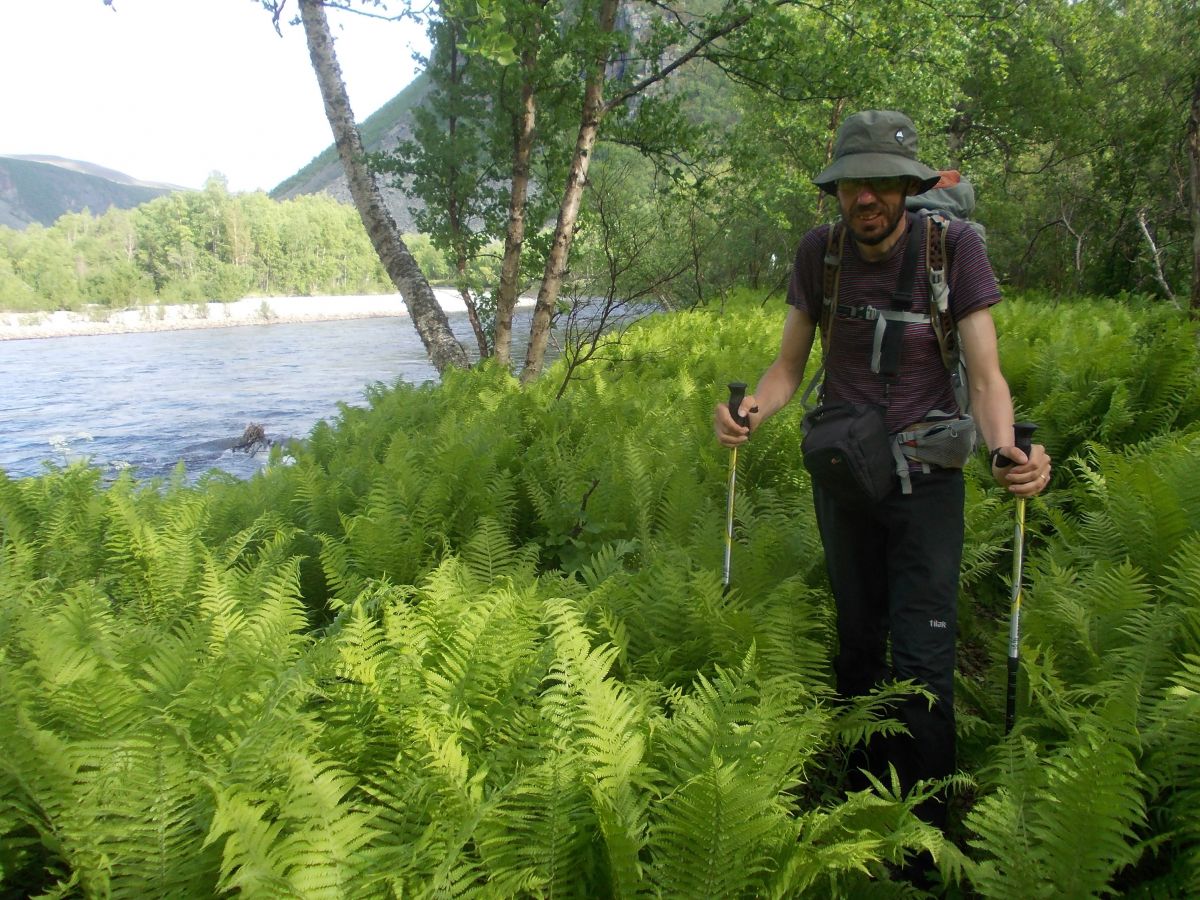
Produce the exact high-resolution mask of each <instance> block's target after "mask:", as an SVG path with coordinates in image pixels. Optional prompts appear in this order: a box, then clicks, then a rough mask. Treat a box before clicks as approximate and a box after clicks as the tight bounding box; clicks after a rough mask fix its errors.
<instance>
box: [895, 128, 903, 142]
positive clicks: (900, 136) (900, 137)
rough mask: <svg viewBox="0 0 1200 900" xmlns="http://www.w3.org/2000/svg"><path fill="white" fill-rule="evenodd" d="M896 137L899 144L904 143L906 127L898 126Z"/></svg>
mask: <svg viewBox="0 0 1200 900" xmlns="http://www.w3.org/2000/svg"><path fill="white" fill-rule="evenodd" d="M895 138H896V143H897V144H903V143H904V129H903V128H897V129H896V134H895Z"/></svg>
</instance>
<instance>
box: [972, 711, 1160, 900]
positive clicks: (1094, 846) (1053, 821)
mask: <svg viewBox="0 0 1200 900" xmlns="http://www.w3.org/2000/svg"><path fill="white" fill-rule="evenodd" d="M1001 765H1002V766H1003V769H1002V770H1000V772H999V774H1000V777H1001V786H1000V788H999V789H998V790H997V791H996V792H995V793H993V794H990V795H989V796H987V797H985V798H984V799H983V800H982V801H981V802H980V803H979V804H978V805H977V806H976V807H975V809H974V810H972V812H971V814H970V815H969V816H968V817H967V820H966V825H967V827H968V828H969V830H970V831H971V833H972V834H973V835H974V836H973V837H972V838H971V839H970V841H969V843H970V844H971V846H973V847H975V848H976V849H977V850H978V851H980V854H981V859H980V860H979V861H977V862H972V863H969V864H968V866H967V870H966V871H967V874H968V876H969V878H970V880H971V882H972V884H973V885H974V886H975V888H976V889H977V890H978V891H979V892H980V893H982V894H983V895H984V896H1020V897H1088V896H1095V895H1098V894H1101V893H1104V892H1105V891H1106V889H1107V886H1108V884H1109V883H1110V881H1111V880H1112V878H1113V876H1114V875H1115V874H1116V873H1117V872H1119V871H1120V870H1121V869H1122V868H1124V867H1125V866H1128V865H1131V864H1132V863H1134V862H1135V861H1136V860H1137V859H1138V858H1139V856H1140V855H1141V852H1142V847H1141V845H1140V842H1139V841H1138V839H1137V834H1136V831H1137V829H1138V827H1139V826H1140V825H1141V824H1142V823H1143V821H1144V817H1145V808H1144V801H1143V798H1142V794H1141V792H1140V785H1139V780H1140V779H1139V777H1138V772H1137V765H1136V761H1135V759H1134V756H1133V754H1132V753H1131V752H1130V751H1129V749H1128V748H1127V747H1126V746H1124V745H1123V744H1121V743H1120V742H1117V741H1113V740H1110V739H1109V736H1108V735H1107V734H1105V733H1104V732H1102V731H1099V730H1097V729H1096V728H1095V727H1094V726H1085V727H1082V728H1080V730H1079V731H1078V733H1077V734H1076V735H1075V736H1074V737H1073V738H1072V740H1071V741H1069V742H1068V743H1067V744H1066V745H1064V746H1063V747H1062V748H1060V749H1059V750H1057V751H1056V752H1054V753H1052V754H1050V755H1047V756H1044V757H1043V756H1039V755H1038V754H1037V752H1036V750H1035V748H1034V746H1033V745H1032V744H1031V743H1029V742H1021V743H1020V744H1019V745H1015V746H1013V747H1012V748H1011V752H1010V753H1009V754H1008V755H1007V756H1006V757H1004V758H1003V760H1002V762H1001Z"/></svg>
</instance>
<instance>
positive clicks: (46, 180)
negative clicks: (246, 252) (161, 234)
mask: <svg viewBox="0 0 1200 900" xmlns="http://www.w3.org/2000/svg"><path fill="white" fill-rule="evenodd" d="M178 189H179V188H176V187H174V186H173V185H167V184H155V183H150V182H144V181H138V180H137V179H135V178H131V177H130V176H128V175H125V174H123V173H121V172H116V171H114V170H112V169H106V168H104V167H103V166H97V165H94V164H92V163H86V162H81V161H79V160H73V159H62V158H60V157H57V156H0V225H4V226H7V227H9V228H25V227H26V226H27V225H30V224H32V223H34V222H37V223H39V224H41V225H46V226H50V225H53V224H54V222H55V220H56V219H58V217H59V216H61V215H63V214H64V213H69V212H82V211H83V210H84V209H87V210H89V211H91V212H92V213H93V214H95V215H100V214H101V213H103V212H104V211H105V210H107V209H108V208H109V207H112V206H116V207H119V208H121V209H131V208H132V207H135V206H138V205H139V204H142V203H146V202H148V201H150V200H153V199H154V198H155V197H159V196H161V195H163V194H166V193H170V192H171V191H173V190H178Z"/></svg>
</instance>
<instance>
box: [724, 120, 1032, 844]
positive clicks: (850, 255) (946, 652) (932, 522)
mask: <svg viewBox="0 0 1200 900" xmlns="http://www.w3.org/2000/svg"><path fill="white" fill-rule="evenodd" d="M938 177H939V175H938V172H936V171H935V170H933V169H931V168H929V167H928V166H926V165H924V164H922V163H921V162H919V161H918V159H917V133H916V129H915V128H914V127H913V123H912V122H911V121H910V120H909V118H908V117H907V116H905V115H904V114H902V113H899V112H892V111H880V110H871V111H867V112H862V113H858V114H856V115H854V116H851V117H850V118H848V119H847V120H846V121H845V122H844V123H843V125H842V127H841V128H840V129H839V130H838V134H837V139H836V141H835V145H834V153H833V162H832V164H831V165H829V166H828V167H827V168H826V169H825V171H823V172H821V174H820V175H818V176H817V177H816V178H815V179H814V183H815V184H816V185H817V186H818V187H820V188H821V189H822V190H824V191H826V192H827V193H829V194H832V195H834V196H835V197H836V198H837V202H838V207H839V209H840V211H841V221H842V223H843V227H844V229H845V235H846V239H845V241H844V244H843V246H842V249H841V256H840V263H838V275H837V279H836V280H831V279H829V278H827V277H826V276H827V274H828V272H827V262H826V256H827V254H830V253H836V249H835V248H834V247H832V246H831V242H830V237H829V235H830V228H831V227H833V226H830V225H824V226H820V227H818V228H815V229H813V230H811V231H809V232H808V233H807V234H806V235H805V236H804V238H803V239H802V240H801V242H800V247H799V249H798V250H797V253H796V260H795V264H794V267H793V271H792V278H791V283H790V285H789V287H788V295H787V302H788V303H789V304H790V308H789V310H788V314H787V319H786V321H785V322H784V326H783V337H782V341H781V344H780V349H779V354H778V356H777V357H776V358H775V361H774V362H773V363H772V364H771V365H770V367H769V368H768V369H767V371H766V372H765V373H764V374H763V376H762V378H761V380H760V381H759V382H758V386H757V388H756V389H755V391H754V393H753V394H752V395H749V396H747V397H746V398H745V399H744V401H743V402H742V404H741V407H740V410H739V413H740V415H741V416H743V417H744V418H746V419H748V421H749V423H750V424H749V427H743V426H742V425H739V424H738V423H737V422H735V421H734V419H733V418H732V417H731V416H730V413H729V410H728V408H727V405H726V404H719V405H718V406H717V409H716V414H715V422H714V426H715V430H716V434H717V438H718V440H719V441H720V442H721V444H723V445H724V446H726V447H736V446H738V445H739V444H742V443H744V442H745V441H747V440H748V439H749V436H750V435H751V434H752V433H753V432H754V431H755V430H756V429H757V428H758V427H759V426H760V425H761V424H762V423H763V421H765V420H766V419H768V418H769V417H770V416H771V415H773V414H774V413H776V412H778V411H779V410H780V409H781V408H782V407H783V406H784V405H786V404H787V403H788V401H789V400H790V399H791V398H792V396H793V394H795V392H796V390H797V388H798V387H799V386H800V383H801V380H802V379H803V377H804V370H805V366H806V364H807V363H808V357H809V352H810V350H811V348H812V345H813V338H814V334H815V332H816V331H817V325H818V323H819V322H820V321H821V313H822V300H823V295H824V289H825V286H826V284H827V283H830V282H831V281H832V283H833V284H835V285H836V288H835V291H836V301H837V302H836V307H837V310H836V312H835V313H834V315H835V318H834V320H833V323H832V327H831V328H830V334H831V335H832V336H831V337H830V338H829V342H830V344H831V346H827V347H824V353H825V373H824V383H823V385H822V394H823V396H822V400H823V402H831V401H847V402H854V403H864V404H876V405H879V406H882V407H884V410H885V420H886V426H887V432H888V433H889V434H893V435H894V434H896V433H898V432H901V431H904V430H907V429H908V428H909V427H910V426H912V425H913V424H914V423H919V422H922V421H924V420H926V417H927V415H928V414H930V412H931V411H934V410H937V411H939V412H941V413H943V414H944V413H947V412H950V413H952V414H957V413H958V412H959V411H958V410H957V404H956V401H955V398H954V390H953V383H952V381H951V377H950V373H949V371H948V370H947V368H946V364H945V363H944V362H943V361H942V356H941V352H940V347H939V343H938V339H937V336H936V334H935V332H934V329H933V327H932V326H931V324H930V321H929V318H928V310H929V302H930V289H929V277H928V272H927V269H926V265H927V260H926V259H925V256H926V250H927V249H928V248H927V245H926V244H925V242H924V237H923V235H924V228H925V227H932V226H930V225H927V224H926V223H924V222H922V221H921V219H920V218H919V217H918V216H915V215H913V214H911V213H906V210H905V198H906V197H907V196H908V195H913V194H917V193H921V192H923V191H925V190H927V189H929V188H930V187H932V186H933V185H934V184H935V183H936V182H937V181H938ZM910 241H921V244H920V245H919V246H918V247H916V248H914V250H915V251H916V252H918V253H919V255H918V256H916V257H914V258H915V259H917V260H919V264H918V265H917V270H916V271H917V274H916V275H915V277H912V282H911V286H912V305H911V311H912V313H914V314H915V313H923V315H910V316H909V318H908V320H906V321H903V322H901V323H893V322H889V323H888V324H887V328H893V327H897V326H898V330H899V332H900V347H901V348H902V349H901V352H900V354H899V357H898V363H897V367H894V368H893V369H892V370H891V371H887V372H881V371H880V369H879V352H878V351H879V346H880V341H879V338H878V334H879V331H878V329H877V325H878V323H877V322H875V321H874V319H876V318H878V316H877V315H876V314H875V311H874V310H869V311H868V312H869V313H870V315H863V314H862V313H863V308H864V307H867V306H872V307H875V308H876V309H879V310H889V309H892V308H893V293H894V292H895V291H896V290H897V284H898V282H899V281H900V277H901V270H902V268H903V260H904V256H905V251H906V249H907V248H908V244H909V242H910ZM946 256H947V257H948V259H947V260H946V262H945V271H946V277H947V280H948V283H949V287H950V312H951V314H952V316H953V318H954V320H955V323H956V325H957V331H958V337H959V341H960V346H961V350H962V355H963V357H964V359H965V362H966V369H967V375H968V378H967V381H968V384H969V386H970V414H971V416H972V418H974V420H975V425H976V427H977V429H978V432H979V435H980V438H981V440H982V441H983V442H985V443H986V445H987V447H988V448H989V451H990V452H991V460H992V475H993V477H994V478H995V479H996V480H997V481H998V482H999V483H1000V484H1002V485H1004V486H1005V487H1006V488H1007V489H1008V491H1009V492H1011V493H1012V494H1014V495H1017V496H1020V497H1030V496H1033V495H1035V494H1037V493H1038V492H1040V491H1041V490H1042V489H1043V488H1044V487H1045V486H1046V484H1047V483H1048V482H1049V480H1050V458H1049V457H1048V456H1047V455H1046V453H1045V450H1044V448H1043V447H1042V446H1041V445H1035V446H1034V447H1033V448H1032V451H1031V453H1030V454H1029V455H1028V456H1026V454H1025V453H1023V452H1022V451H1021V450H1019V449H1017V448H1016V447H1015V446H1013V440H1014V439H1013V407H1012V398H1011V396H1010V394H1009V390H1008V384H1007V383H1006V382H1005V380H1004V377H1003V375H1002V374H1001V371H1000V363H999V354H998V349H997V343H996V331H995V327H994V324H993V321H992V317H991V312H990V307H991V306H992V305H993V304H995V303H997V302H999V300H1000V291H999V288H998V286H997V284H996V278H995V275H994V273H993V271H992V267H991V264H990V262H989V261H988V258H987V254H986V251H985V249H984V246H983V242H982V240H981V238H980V237H979V236H978V235H977V234H976V232H975V231H974V230H973V229H972V228H971V227H970V226H969V225H968V224H967V223H965V222H961V221H952V222H950V223H949V225H948V226H947V231H946ZM835 258H836V257H835ZM910 266H911V264H910ZM910 277H911V267H910ZM894 337H895V335H894V334H893V338H894ZM873 348H874V350H875V358H874V359H873V358H872V349H873ZM893 359H896V357H893ZM905 465H906V464H905V463H903V462H902V465H901V471H904V473H905V474H906V475H907V477H908V484H906V485H903V487H902V483H901V480H900V479H896V486H895V488H894V489H893V490H891V492H890V493H889V494H888V495H887V496H886V497H885V498H884V499H883V500H880V501H877V502H876V501H867V500H855V499H853V498H850V499H847V498H846V497H845V496H844V494H842V493H837V494H835V493H834V492H833V491H831V490H829V489H827V488H826V487H823V486H822V485H821V484H819V483H817V479H816V478H815V477H814V484H813V503H814V506H815V508H816V514H817V524H818V527H819V528H820V532H821V540H822V543H823V546H824V548H825V556H826V568H827V571H828V574H829V580H830V584H831V586H832V589H833V595H834V600H835V604H836V607H837V634H838V653H837V657H836V660H835V673H836V678H837V689H838V691H839V693H840V694H842V695H843V696H856V695H861V694H864V693H867V692H868V691H870V690H871V689H872V688H873V687H875V686H876V685H878V684H880V683H881V682H883V681H885V680H887V679H888V678H889V677H891V678H896V679H913V680H915V681H916V682H917V683H919V684H921V685H923V686H924V687H926V688H927V689H928V690H929V691H930V692H931V693H932V694H933V695H934V696H935V697H936V698H937V699H936V702H935V703H934V704H933V707H932V708H930V705H929V703H928V702H927V701H926V700H924V699H920V698H913V699H912V700H911V701H908V702H905V703H904V704H903V705H902V706H900V707H899V708H897V709H896V710H894V714H895V715H896V717H897V718H898V719H899V720H900V721H902V722H903V723H904V725H905V726H906V728H907V729H908V732H909V735H910V736H900V737H898V738H896V739H893V740H888V741H877V742H874V743H873V744H872V745H871V746H869V747H867V748H866V749H865V751H864V752H863V753H862V755H863V756H865V759H864V760H863V762H865V767H866V768H868V769H869V770H870V771H873V772H874V773H875V774H877V775H879V776H882V777H883V779H884V782H885V783H887V780H886V773H887V766H888V764H889V763H890V764H891V765H894V766H895V767H896V771H897V774H898V776H899V778H900V783H901V787H902V788H903V789H904V790H905V791H907V790H908V789H909V788H911V787H912V785H913V784H914V783H915V782H916V781H918V780H919V779H923V778H939V777H942V776H945V775H949V774H951V773H952V772H953V771H954V769H955V730H954V729H955V726H954V705H953V704H954V697H953V677H954V652H955V646H954V645H955V634H956V607H957V594H958V574H959V565H960V561H961V555H962V543H963V527H964V526H963V477H962V470H961V469H959V468H942V467H938V466H929V465H924V466H922V465H919V464H917V463H913V464H912V465H911V467H909V468H905ZM889 637H890V639H891V670H890V673H889V671H888V668H887V644H888V639H889ZM918 812H919V813H920V814H921V815H922V817H924V818H926V819H927V820H928V821H931V822H933V823H934V824H936V825H938V826H940V827H943V828H944V827H945V810H944V808H943V805H942V804H941V803H940V802H939V803H935V804H933V805H932V806H930V805H927V806H926V807H925V808H924V809H920V810H918Z"/></svg>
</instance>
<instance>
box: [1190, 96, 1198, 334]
mask: <svg viewBox="0 0 1200 900" xmlns="http://www.w3.org/2000/svg"><path fill="white" fill-rule="evenodd" d="M1188 157H1189V161H1190V163H1191V165H1190V169H1191V194H1192V198H1191V201H1192V302H1191V310H1192V315H1193V316H1200V77H1198V78H1197V79H1196V87H1195V90H1193V91H1192V114H1191V118H1190V121H1189V122H1188Z"/></svg>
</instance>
